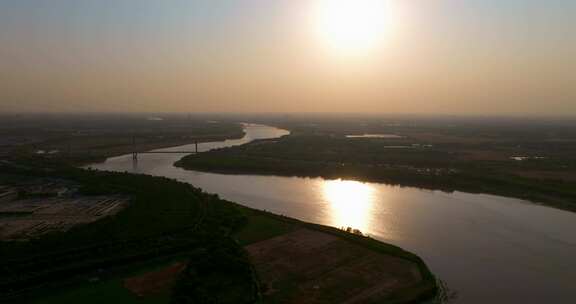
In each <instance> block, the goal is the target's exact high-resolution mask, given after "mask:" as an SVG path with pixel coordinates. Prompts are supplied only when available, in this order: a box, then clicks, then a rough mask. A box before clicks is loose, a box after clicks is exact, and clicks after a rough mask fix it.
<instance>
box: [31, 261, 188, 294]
mask: <svg viewBox="0 0 576 304" xmlns="http://www.w3.org/2000/svg"><path fill="white" fill-rule="evenodd" d="M186 260H187V259H185V258H182V257H179V258H172V259H165V260H160V261H154V262H150V263H146V264H143V265H138V266H134V267H130V268H128V269H126V270H125V271H123V272H121V273H117V274H115V275H113V276H111V277H108V278H104V279H102V280H99V281H96V282H86V283H84V284H81V285H78V286H76V287H74V288H66V289H63V290H58V291H55V292H50V293H45V294H42V295H36V296H34V295H33V297H34V300H33V301H31V303H32V304H76V303H85V304H92V303H93V304H101V303H106V304H115V303H122V304H164V303H169V302H170V298H171V295H172V291H171V290H165V291H164V292H162V293H160V294H157V295H154V296H147V297H138V296H136V295H135V294H133V293H132V292H130V291H129V290H128V289H126V288H125V287H124V280H125V279H127V278H130V277H134V276H138V275H142V274H146V273H149V272H155V271H158V270H160V269H163V268H165V267H168V266H171V265H173V264H174V263H176V262H184V261H186Z"/></svg>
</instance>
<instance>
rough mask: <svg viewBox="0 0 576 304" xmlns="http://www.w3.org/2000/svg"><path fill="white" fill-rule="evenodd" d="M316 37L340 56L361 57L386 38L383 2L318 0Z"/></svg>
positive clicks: (385, 4) (386, 16) (381, 0)
mask: <svg viewBox="0 0 576 304" xmlns="http://www.w3.org/2000/svg"><path fill="white" fill-rule="evenodd" d="M314 15H315V17H314V18H315V20H316V21H315V24H316V30H317V34H318V35H319V38H320V39H321V40H322V41H323V43H325V44H327V45H328V46H329V47H330V48H331V49H333V50H335V51H338V52H339V53H343V54H348V55H357V54H363V53H366V52H368V51H372V50H374V49H377V48H378V47H379V46H380V45H381V44H382V43H383V40H384V39H385V37H386V32H387V29H388V21H389V20H388V7H387V1H386V0H317V2H316V7H315V13H314Z"/></svg>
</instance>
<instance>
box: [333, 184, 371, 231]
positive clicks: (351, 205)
mask: <svg viewBox="0 0 576 304" xmlns="http://www.w3.org/2000/svg"><path fill="white" fill-rule="evenodd" d="M322 190H323V195H324V198H325V199H326V201H327V202H328V204H329V206H330V208H331V210H330V211H331V217H332V225H333V226H335V227H342V228H347V227H351V228H353V229H359V230H360V231H362V232H368V231H369V230H370V229H369V228H370V214H371V212H372V209H373V207H374V189H373V188H372V186H371V185H369V184H366V183H361V182H357V181H345V180H331V181H324V182H323V184H322Z"/></svg>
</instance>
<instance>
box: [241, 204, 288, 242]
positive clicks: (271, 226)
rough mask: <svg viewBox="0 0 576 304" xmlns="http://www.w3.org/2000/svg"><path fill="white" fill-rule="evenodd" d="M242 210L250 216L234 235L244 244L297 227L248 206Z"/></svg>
mask: <svg viewBox="0 0 576 304" xmlns="http://www.w3.org/2000/svg"><path fill="white" fill-rule="evenodd" d="M241 210H242V212H243V213H244V214H245V215H246V217H248V223H247V224H246V225H245V226H244V227H243V228H242V229H241V230H240V231H238V232H237V233H236V234H235V235H234V237H235V238H236V240H238V242H240V244H241V245H243V246H246V245H250V244H253V243H257V242H260V241H264V240H267V239H270V238H273V237H276V236H280V235H283V234H286V233H288V232H291V231H293V230H294V229H295V225H294V224H293V223H289V222H287V221H285V220H281V219H279V218H277V217H274V216H270V215H268V214H265V213H262V212H258V211H255V210H251V209H247V208H243V209H241Z"/></svg>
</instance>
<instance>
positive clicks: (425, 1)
mask: <svg viewBox="0 0 576 304" xmlns="http://www.w3.org/2000/svg"><path fill="white" fill-rule="evenodd" d="M340 2H341V3H345V2H347V3H346V4H342V5H344V6H342V7H344V8H345V9H341V7H340V9H339V7H338V6H337V5H340V4H337V3H340ZM361 2H366V3H368V2H370V3H372V4H369V5H373V3H375V2H379V4H382V6H377V8H376V6H374V7H372V8H371V9H367V10H366V9H365V10H362V9H361V8H362V7H360V8H358V6H359V5H360V6H361V4H358V3H361ZM215 3H216V4H215ZM326 3H328V4H326ZM335 3H336V4H335ZM351 3H352V4H351ZM319 7H320V8H319ZM366 7H369V6H366ZM366 7H365V8H366ZM350 12H352V13H351V14H352V15H350V16H349V13H350ZM355 12H356V13H357V14H356V15H354V13H355ZM367 12H370V13H367ZM372 13H374V14H372ZM574 14H576V1H567V0H552V1H537V0H523V1H520V0H509V1H496V0H467V1H464V0H381V1H380V0H357V1H352V0H275V1H269V0H236V1H234V0H228V1H209V0H198V1H183V0H178V1H176V0H175V1H154V0H139V1H136V0H134V1H128V0H122V1H115V0H86V1H74V0H56V1H35V0H19V1H5V2H1V3H0V71H1V73H0V111H57V112H67V111H104V112H106V111H138V112H142V111H146V112H173V111H185V112H370V113H375V112H376V113H377V112H382V113H432V114H544V115H575V114H576V76H575V74H576V72H575V71H576V55H575V54H576V38H575V37H576V35H575V34H576V20H574V19H573V16H574ZM326 16H329V17H326ZM325 17H326V18H328V19H326V18H325ZM323 18H324V19H323ZM326 20H328V21H326ZM324 21H326V22H327V23H328V25H326V24H325V23H322V22H324ZM319 26H324V27H321V28H319Z"/></svg>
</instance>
